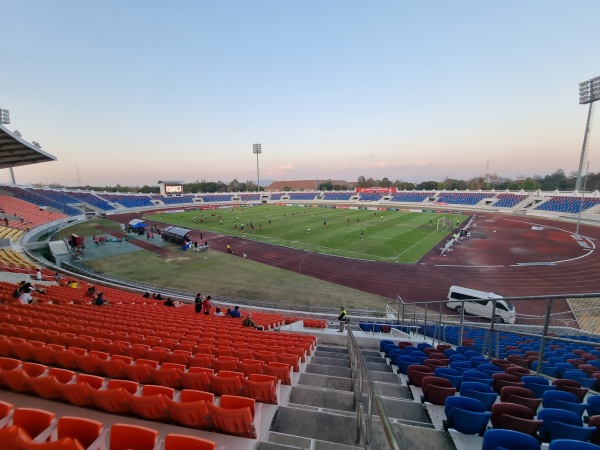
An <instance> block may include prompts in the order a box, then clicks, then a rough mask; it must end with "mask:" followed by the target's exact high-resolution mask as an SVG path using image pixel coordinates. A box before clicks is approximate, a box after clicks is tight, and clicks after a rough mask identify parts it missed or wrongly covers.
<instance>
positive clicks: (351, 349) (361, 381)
mask: <svg viewBox="0 0 600 450" xmlns="http://www.w3.org/2000/svg"><path fill="white" fill-rule="evenodd" d="M348 354H349V356H350V368H351V376H352V390H353V392H354V404H355V409H356V411H357V419H356V443H357V444H358V443H360V441H361V438H362V437H363V436H364V444H365V449H366V450H368V449H369V448H370V446H371V436H372V433H373V409H375V411H376V412H377V414H378V415H379V417H380V420H381V425H382V427H383V432H384V434H385V437H386V439H387V441H388V444H389V446H390V449H392V450H400V444H399V443H398V439H397V437H396V434H395V433H394V430H393V428H392V424H391V422H390V420H389V418H388V416H387V413H386V412H385V409H384V407H383V404H382V403H381V400H380V399H379V396H378V394H377V390H376V388H375V384H374V383H373V380H372V379H371V377H370V376H369V370H368V368H367V363H366V361H365V359H364V356H363V354H362V352H361V350H360V347H359V346H358V343H357V342H356V338H355V337H354V334H353V333H352V330H350V329H349V330H348ZM365 385H366V388H367V390H368V392H367V396H366V405H365V400H364V388H365Z"/></svg>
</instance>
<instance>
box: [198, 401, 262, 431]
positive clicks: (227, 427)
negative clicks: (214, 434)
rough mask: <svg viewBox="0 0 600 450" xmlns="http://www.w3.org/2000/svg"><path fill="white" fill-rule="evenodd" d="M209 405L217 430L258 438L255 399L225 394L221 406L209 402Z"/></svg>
mask: <svg viewBox="0 0 600 450" xmlns="http://www.w3.org/2000/svg"><path fill="white" fill-rule="evenodd" d="M207 407H208V411H209V412H210V417H211V420H212V422H213V425H214V427H215V430H216V431H219V432H221V433H226V434H231V435H233V436H241V437H246V438H250V439H256V436H257V435H256V426H255V423H254V411H255V409H254V408H255V405H254V400H253V399H250V398H244V397H238V396H234V395H223V396H221V403H220V406H216V405H213V404H211V403H207Z"/></svg>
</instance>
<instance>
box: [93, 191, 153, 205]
mask: <svg viewBox="0 0 600 450" xmlns="http://www.w3.org/2000/svg"><path fill="white" fill-rule="evenodd" d="M98 196H99V197H101V198H103V199H104V200H106V201H109V202H111V203H118V204H119V205H122V206H124V207H125V208H140V207H143V206H154V203H152V198H150V196H149V195H146V194H141V195H139V194H98Z"/></svg>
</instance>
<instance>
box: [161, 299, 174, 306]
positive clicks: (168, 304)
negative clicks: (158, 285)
mask: <svg viewBox="0 0 600 450" xmlns="http://www.w3.org/2000/svg"><path fill="white" fill-rule="evenodd" d="M163 305H165V306H171V307H175V303H174V302H173V300H171V297H167V299H166V300H165V302H164V303H163Z"/></svg>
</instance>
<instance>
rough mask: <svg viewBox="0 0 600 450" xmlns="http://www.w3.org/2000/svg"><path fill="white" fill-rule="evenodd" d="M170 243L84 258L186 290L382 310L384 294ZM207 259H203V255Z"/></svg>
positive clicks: (103, 268)
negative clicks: (161, 251)
mask: <svg viewBox="0 0 600 450" xmlns="http://www.w3.org/2000/svg"><path fill="white" fill-rule="evenodd" d="M172 247H173V251H174V253H173V255H174V257H160V256H157V255H155V254H152V253H149V252H146V251H139V252H135V253H129V254H126V255H119V256H112V257H108V258H102V259H96V260H90V261H84V264H85V265H86V266H88V267H91V268H92V269H94V270H96V271H100V272H104V273H106V274H108V275H113V276H118V277H122V278H126V279H130V280H135V281H140V282H144V283H148V284H152V285H155V286H164V287H173V288H177V289H184V290H187V291H190V292H202V293H203V294H215V295H222V296H228V297H239V298H245V299H250V300H264V301H272V302H275V303H283V304H288V305H297V306H328V307H336V308H338V307H339V306H340V305H344V306H346V307H347V308H359V309H372V310H378V311H384V310H385V305H386V303H387V302H388V301H389V300H388V299H386V298H383V297H379V296H376V295H371V294H366V293H364V292H361V291H357V290H355V289H349V288H346V287H343V286H338V285H336V284H332V283H328V282H326V281H321V280H317V279H315V278H311V277H307V276H304V275H299V274H297V273H294V272H288V271H285V270H281V269H276V268H274V267H270V266H267V265H265V264H261V263H257V262H254V261H250V260H247V259H242V258H231V257H230V256H229V255H226V254H224V253H220V252H216V251H208V252H206V253H195V252H186V253H183V252H181V251H180V250H179V247H175V246H172ZM205 258H206V259H205Z"/></svg>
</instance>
